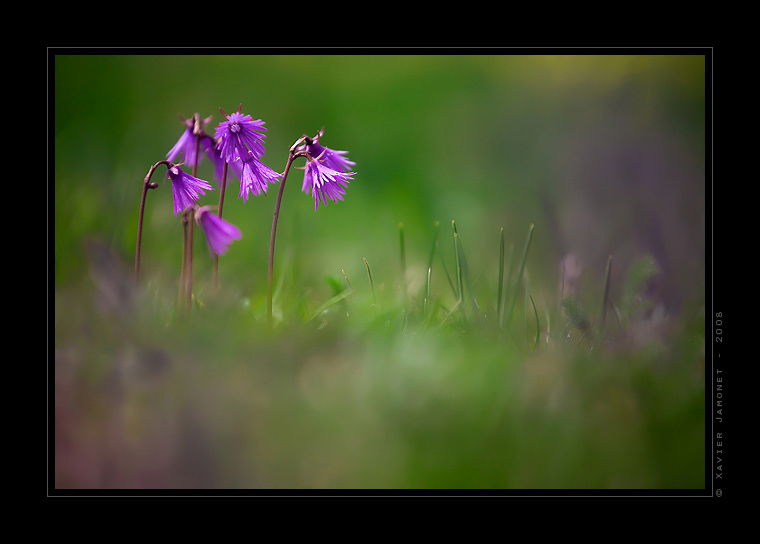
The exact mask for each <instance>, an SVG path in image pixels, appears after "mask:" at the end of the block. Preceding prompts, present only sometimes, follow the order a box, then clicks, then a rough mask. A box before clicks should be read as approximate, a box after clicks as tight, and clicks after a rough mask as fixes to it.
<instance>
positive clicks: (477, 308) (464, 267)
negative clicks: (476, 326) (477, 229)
mask: <svg viewBox="0 0 760 544" xmlns="http://www.w3.org/2000/svg"><path fill="white" fill-rule="evenodd" d="M456 242H457V245H458V246H459V261H460V267H461V269H462V278H463V280H464V285H466V286H467V292H468V293H469V295H470V299H472V305H473V306H474V307H475V311H476V312H477V313H478V315H482V312H481V311H480V306H478V301H477V300H476V299H475V290H474V289H473V285H474V284H473V282H472V279H471V278H470V269H469V267H468V266H467V258H466V257H465V254H464V247H463V246H462V239H461V238H460V237H459V234H458V233H457V234H456ZM462 296H464V289H462Z"/></svg>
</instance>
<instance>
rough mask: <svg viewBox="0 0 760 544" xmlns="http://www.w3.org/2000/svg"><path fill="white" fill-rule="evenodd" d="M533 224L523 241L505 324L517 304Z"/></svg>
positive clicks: (509, 319)
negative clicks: (523, 244) (518, 267)
mask: <svg viewBox="0 0 760 544" xmlns="http://www.w3.org/2000/svg"><path fill="white" fill-rule="evenodd" d="M533 227H534V225H533V223H531V224H530V227H529V228H528V237H527V239H526V240H525V247H524V248H523V254H522V259H521V260H520V271H519V272H518V273H517V281H516V283H515V288H514V293H513V295H512V303H511V304H510V306H509V313H508V314H507V323H509V322H510V321H511V319H512V312H513V311H514V309H515V302H517V293H518V291H519V287H520V283H521V282H522V276H523V272H524V271H525V260H526V258H527V256H528V248H529V247H530V240H531V238H532V237H533Z"/></svg>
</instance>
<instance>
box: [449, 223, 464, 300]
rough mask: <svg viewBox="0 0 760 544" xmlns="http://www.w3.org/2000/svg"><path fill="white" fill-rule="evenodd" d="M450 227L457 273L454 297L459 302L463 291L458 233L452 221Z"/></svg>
mask: <svg viewBox="0 0 760 544" xmlns="http://www.w3.org/2000/svg"><path fill="white" fill-rule="evenodd" d="M451 226H452V227H453V228H454V264H456V267H457V268H456V272H457V289H456V295H457V300H459V301H460V302H461V300H462V298H463V291H464V288H463V287H462V262H461V259H460V258H459V243H458V238H459V233H458V232H457V224H456V222H454V221H453V220H452V221H451Z"/></svg>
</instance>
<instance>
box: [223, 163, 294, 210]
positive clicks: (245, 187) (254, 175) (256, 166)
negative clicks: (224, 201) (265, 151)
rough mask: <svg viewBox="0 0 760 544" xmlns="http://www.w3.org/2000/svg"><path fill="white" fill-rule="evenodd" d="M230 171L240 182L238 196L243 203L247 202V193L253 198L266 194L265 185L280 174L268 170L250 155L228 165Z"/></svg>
mask: <svg viewBox="0 0 760 544" xmlns="http://www.w3.org/2000/svg"><path fill="white" fill-rule="evenodd" d="M230 167H231V168H232V171H233V172H234V173H235V175H236V176H237V177H238V179H239V180H240V194H239V195H238V198H241V197H242V198H243V202H246V200H248V192H249V191H250V192H251V193H253V194H254V195H255V196H258V195H260V194H261V193H266V192H267V184H268V183H274V182H275V181H277V180H278V179H279V178H280V176H281V174H280V173H278V172H275V171H274V170H272V169H271V168H269V167H268V166H267V165H266V164H264V163H263V162H261V161H259V160H258V159H255V158H254V157H253V154H252V153H249V154H248V157H247V159H246V160H238V161H235V162H233V163H231V164H230Z"/></svg>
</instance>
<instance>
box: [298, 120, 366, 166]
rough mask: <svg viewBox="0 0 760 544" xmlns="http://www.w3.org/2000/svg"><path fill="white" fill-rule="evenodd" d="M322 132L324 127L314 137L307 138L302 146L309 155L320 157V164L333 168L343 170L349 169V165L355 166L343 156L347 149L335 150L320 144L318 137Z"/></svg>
mask: <svg viewBox="0 0 760 544" xmlns="http://www.w3.org/2000/svg"><path fill="white" fill-rule="evenodd" d="M323 134H324V128H323V129H321V130H320V131H319V133H318V134H317V135H316V136H315V137H314V138H310V139H309V140H307V142H308V143H307V144H306V145H305V146H304V147H305V149H306V151H307V152H308V153H309V155H311V156H312V157H321V161H322V164H324V165H325V166H327V167H328V168H332V169H333V170H338V171H341V170H343V171H345V172H348V171H349V170H351V167H352V166H355V165H356V163H355V162H354V161H351V160H349V159H348V157H344V156H343V155H346V154H348V151H336V150H334V149H330V148H329V147H324V146H323V145H320V143H319V139H320V138H321V137H322V135H323Z"/></svg>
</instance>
